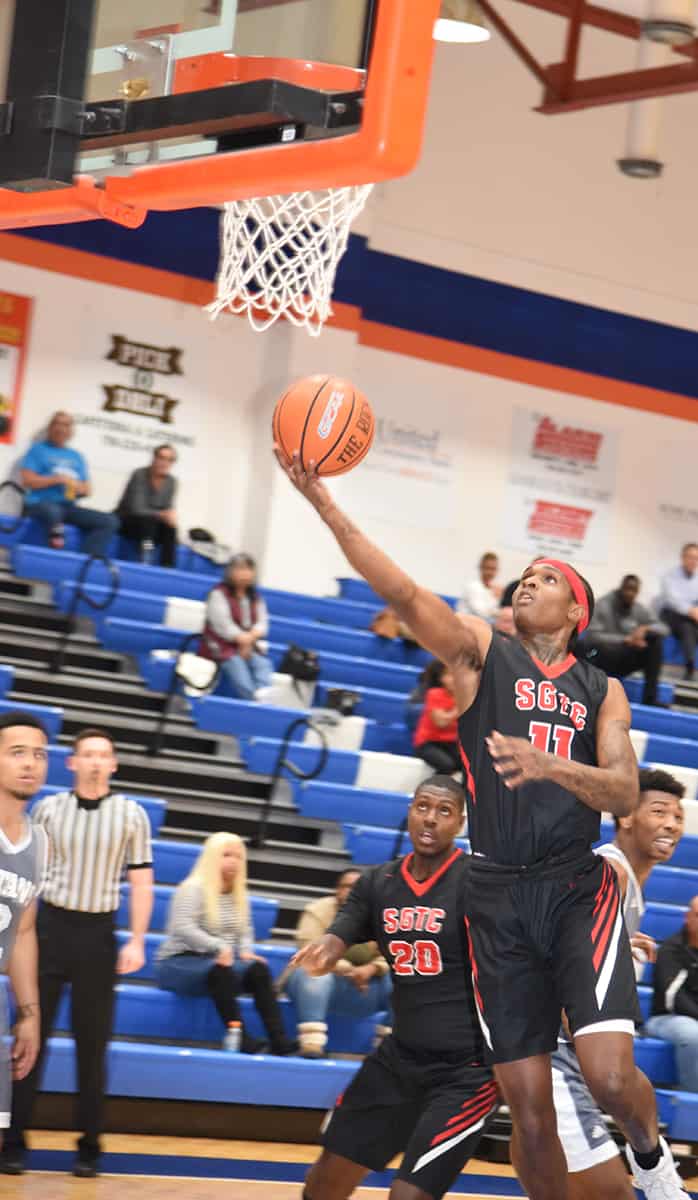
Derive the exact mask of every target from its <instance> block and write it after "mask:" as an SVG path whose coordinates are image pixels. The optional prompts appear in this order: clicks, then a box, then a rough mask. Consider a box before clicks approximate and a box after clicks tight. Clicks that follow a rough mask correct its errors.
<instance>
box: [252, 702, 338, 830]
mask: <svg viewBox="0 0 698 1200" xmlns="http://www.w3.org/2000/svg"><path fill="white" fill-rule="evenodd" d="M303 726H307V728H308V729H312V731H313V733H316V734H317V735H318V737H319V739H320V758H319V759H318V762H317V765H316V766H315V767H314V768H313V770H312V771H301V769H300V767H297V766H296V764H295V763H292V762H290V761H289V760H288V759H287V758H286V753H287V751H288V747H289V745H290V743H291V739H292V738H293V735H294V733H295V732H296V730H297V729H301V728H302V727H303ZM329 753H330V746H329V742H328V741H327V738H326V737H325V734H324V731H323V730H322V729H321V727H320V726H319V725H318V724H316V723H315V722H314V721H313V720H312V719H311V718H310V717H297V718H296V719H295V721H291V724H290V725H288V726H287V728H286V731H285V733H284V736H283V738H282V739H281V746H280V747H279V753H278V755H277V758H276V766H275V767H274V770H273V772H272V776H271V783H270V784H269V791H268V793H267V796H266V799H265V801H264V805H263V807H262V811H261V813H260V814H259V825H258V826H257V832H256V833H255V834H253V836H252V837H251V838H250V845H251V846H253V847H254V849H255V850H259V849H260V848H261V847H262V846H263V845H264V843H265V841H266V836H267V825H268V824H269V815H270V812H271V806H272V802H273V799H274V791H275V789H276V785H277V783H278V782H279V780H280V778H281V774H282V772H283V771H284V770H285V771H290V773H291V774H292V775H293V777H294V779H299V780H301V781H302V782H303V783H309V782H310V780H311V779H317V777H318V775H320V774H322V772H323V771H324V769H325V766H326V765H327V759H328V757H329Z"/></svg>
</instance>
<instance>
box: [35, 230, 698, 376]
mask: <svg viewBox="0 0 698 1200" xmlns="http://www.w3.org/2000/svg"><path fill="white" fill-rule="evenodd" d="M218 222H219V214H218V212H217V211H215V210H213V209H205V208H204V209H192V210H191V211H185V212H174V213H151V214H150V215H149V216H148V218H147V220H146V222H145V224H144V225H143V226H142V227H141V228H140V229H138V230H127V229H123V228H121V227H120V226H117V225H112V224H110V223H108V222H104V221H88V222H83V223H81V224H75V225H63V226H52V227H50V228H44V229H32V230H28V231H23V232H22V234H21V236H24V237H30V238H34V239H37V240H39V241H45V242H51V243H53V244H58V245H61V246H64V247H70V248H73V249H77V250H83V251H88V252H89V253H92V254H99V255H103V256H107V257H109V258H115V259H120V260H123V261H124V262H130V263H135V264H138V265H140V266H147V267H156V268H158V269H160V270H165V271H172V272H175V273H177V274H182V275H185V276H190V277H192V278H195V279H202V280H212V279H214V278H215V272H216V263H217V259H218ZM335 297H336V299H337V300H338V301H340V302H342V303H345V304H351V305H355V306H357V307H358V308H360V309H361V311H362V314H363V316H364V317H365V318H366V319H367V320H369V321H373V322H377V323H379V324H382V325H387V326H392V327H395V328H397V329H401V330H406V331H409V332H412V333H417V334H427V335H429V336H432V337H436V338H442V339H445V340H446V341H451V342H455V343H460V344H467V345H474V346H478V347H482V348H483V349H488V350H495V351H498V352H500V353H504V354H510V355H516V356H519V357H522V358H528V359H532V360H534V361H537V362H542V363H548V364H551V365H555V366H560V367H567V368H571V369H573V370H577V371H582V372H585V373H588V374H592V375H601V376H604V377H606V378H609V379H617V380H622V381H624V382H627V383H635V384H640V385H641V386H645V387H649V388H656V389H659V390H661V391H667V392H674V393H676V394H678V395H683V396H690V397H695V398H698V369H697V368H698V334H697V333H694V332H691V331H688V330H684V329H679V328H677V327H675V326H671V325H665V324H661V323H660V322H658V321H649V320H642V319H640V318H638V317H630V316H625V315H623V314H622V313H616V312H611V311H609V310H607V309H602V308H595V307H593V306H591V305H587V304H577V303H574V302H572V301H569V300H561V299H558V298H557V297H554V296H547V295H544V294H542V293H539V292H533V291H528V290H527V289H525V288H517V287H510V286H508V285H506V284H501V283H493V282H491V281H490V280H487V279H480V278H478V277H476V276H473V275H463V274H459V273H458V272H456V271H446V270H443V269H442V268H439V267H434V266H429V265H427V264H424V263H419V262H414V261H412V260H410V259H407V258H401V257H398V256H396V255H392V254H383V253H381V252H380V251H377V250H373V249H372V248H371V247H370V246H369V245H368V244H367V242H366V240H365V239H364V238H361V237H358V236H355V235H353V236H352V237H351V239H350V244H349V249H348V251H347V254H346V256H345V258H344V260H343V261H342V263H341V264H340V268H339V273H338V277H337V286H336V290H335Z"/></svg>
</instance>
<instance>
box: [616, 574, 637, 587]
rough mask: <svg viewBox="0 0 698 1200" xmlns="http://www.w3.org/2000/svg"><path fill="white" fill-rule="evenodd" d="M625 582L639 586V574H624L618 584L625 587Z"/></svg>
mask: <svg viewBox="0 0 698 1200" xmlns="http://www.w3.org/2000/svg"><path fill="white" fill-rule="evenodd" d="M626 583H636V584H637V586H638V587H639V586H640V576H639V575H624V576H623V578H622V579H621V581H620V586H621V587H625V585H626Z"/></svg>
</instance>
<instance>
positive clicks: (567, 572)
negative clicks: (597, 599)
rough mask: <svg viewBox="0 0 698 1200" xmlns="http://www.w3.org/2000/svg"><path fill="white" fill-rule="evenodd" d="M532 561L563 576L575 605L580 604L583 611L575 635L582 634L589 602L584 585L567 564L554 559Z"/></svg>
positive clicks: (587, 614)
mask: <svg viewBox="0 0 698 1200" xmlns="http://www.w3.org/2000/svg"><path fill="white" fill-rule="evenodd" d="M534 561H535V562H536V563H538V564H539V565H541V564H542V565H543V566H546V567H555V570H556V571H559V572H560V574H561V575H564V577H565V579H566V580H567V582H568V583H569V585H570V587H571V589H572V595H573V596H574V598H575V600H576V601H577V604H581V606H582V608H583V609H584V616H583V617H580V618H579V621H578V622H577V633H584V630H585V629H586V627H587V625H588V624H589V601H588V599H587V594H586V588H585V587H584V584H583V583H582V581H581V579H580V578H579V575H578V574H577V572H576V571H575V569H574V567H571V566H570V565H569V563H565V562H559V561H558V559H556V558H536V559H534Z"/></svg>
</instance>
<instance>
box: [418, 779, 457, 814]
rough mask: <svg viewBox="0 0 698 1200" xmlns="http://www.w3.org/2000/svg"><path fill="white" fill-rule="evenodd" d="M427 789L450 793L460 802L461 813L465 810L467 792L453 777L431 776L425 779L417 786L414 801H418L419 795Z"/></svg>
mask: <svg viewBox="0 0 698 1200" xmlns="http://www.w3.org/2000/svg"><path fill="white" fill-rule="evenodd" d="M426 788H436V789H437V790H438V791H440V792H448V793H449V795H450V796H451V798H452V799H453V800H457V801H458V806H459V808H460V809H461V811H463V810H464V809H465V792H464V791H463V789H462V787H461V785H460V784H459V783H456V781H455V779H454V778H453V777H452V776H451V775H441V774H437V775H429V777H428V778H427V779H423V780H422V782H421V783H420V784H418V785H417V787H416V788H415V793H414V797H413V799H415V800H416V799H417V796H418V795H419V793H420V792H423V791H424V790H425V789H426Z"/></svg>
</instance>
